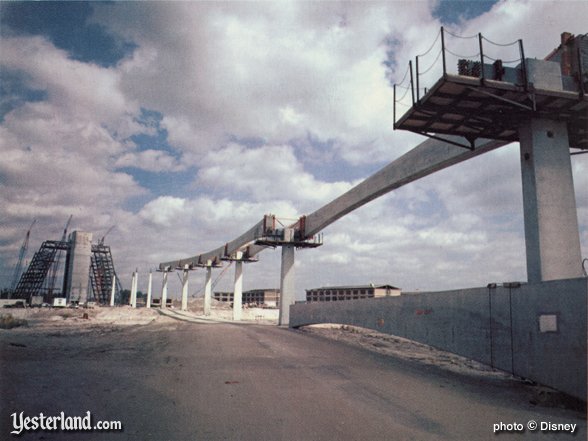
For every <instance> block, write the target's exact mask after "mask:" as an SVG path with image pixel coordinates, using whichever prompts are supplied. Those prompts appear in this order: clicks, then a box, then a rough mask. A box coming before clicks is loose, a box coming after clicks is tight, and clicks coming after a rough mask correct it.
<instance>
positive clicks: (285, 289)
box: [278, 245, 296, 326]
mask: <svg viewBox="0 0 588 441" xmlns="http://www.w3.org/2000/svg"><path fill="white" fill-rule="evenodd" d="M294 250H295V248H294V245H283V246H282V269H281V271H280V316H279V319H278V325H280V326H288V325H289V324H290V305H293V304H294V302H295V301H296V286H295V283H294V261H295V259H294Z"/></svg>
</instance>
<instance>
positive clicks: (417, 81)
mask: <svg viewBox="0 0 588 441" xmlns="http://www.w3.org/2000/svg"><path fill="white" fill-rule="evenodd" d="M416 96H417V99H416V100H417V103H418V102H419V101H420V100H421V93H420V90H419V56H418V55H417V56H416Z"/></svg>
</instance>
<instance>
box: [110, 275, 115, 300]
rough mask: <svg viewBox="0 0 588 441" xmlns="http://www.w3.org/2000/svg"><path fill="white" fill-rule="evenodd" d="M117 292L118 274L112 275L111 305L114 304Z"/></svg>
mask: <svg viewBox="0 0 588 441" xmlns="http://www.w3.org/2000/svg"><path fill="white" fill-rule="evenodd" d="M115 292H116V276H112V289H111V290H110V306H114V293H115Z"/></svg>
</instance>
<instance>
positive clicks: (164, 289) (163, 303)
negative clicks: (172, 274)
mask: <svg viewBox="0 0 588 441" xmlns="http://www.w3.org/2000/svg"><path fill="white" fill-rule="evenodd" d="M167 274H168V272H167V271H163V282H162V284H161V307H162V308H166V304H167Z"/></svg>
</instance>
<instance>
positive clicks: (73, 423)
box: [10, 411, 123, 435]
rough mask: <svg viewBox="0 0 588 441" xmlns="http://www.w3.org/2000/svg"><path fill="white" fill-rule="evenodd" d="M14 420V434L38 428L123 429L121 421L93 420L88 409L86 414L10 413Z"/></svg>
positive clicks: (77, 429)
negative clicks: (32, 414)
mask: <svg viewBox="0 0 588 441" xmlns="http://www.w3.org/2000/svg"><path fill="white" fill-rule="evenodd" d="M10 416H11V420H12V428H13V429H14V430H12V431H11V432H10V433H11V434H13V435H20V434H21V433H23V432H35V431H38V430H42V431H46V432H55V431H59V430H60V431H62V432H70V431H71V432H73V431H94V430H96V431H122V428H123V427H122V423H121V422H120V421H97V422H96V423H95V424H93V422H92V414H91V413H90V411H87V412H86V414H85V415H84V416H68V415H65V412H61V413H60V414H59V415H52V416H49V415H45V414H43V413H42V412H41V413H39V415H35V416H26V415H25V414H24V412H20V413H16V412H15V413H13V414H11V415H10Z"/></svg>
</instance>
